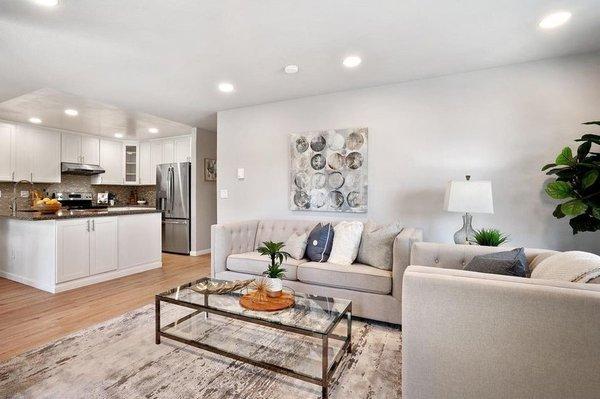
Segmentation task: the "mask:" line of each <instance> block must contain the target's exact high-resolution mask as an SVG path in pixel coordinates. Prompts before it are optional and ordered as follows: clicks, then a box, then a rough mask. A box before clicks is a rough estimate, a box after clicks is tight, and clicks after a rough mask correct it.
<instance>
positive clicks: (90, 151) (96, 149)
mask: <svg viewBox="0 0 600 399" xmlns="http://www.w3.org/2000/svg"><path fill="white" fill-rule="evenodd" d="M61 161H62V162H72V163H87V164H91V165H99V164H100V140H99V139H98V138H96V137H92V136H85V135H81V134H76V133H67V132H63V133H62V134H61Z"/></svg>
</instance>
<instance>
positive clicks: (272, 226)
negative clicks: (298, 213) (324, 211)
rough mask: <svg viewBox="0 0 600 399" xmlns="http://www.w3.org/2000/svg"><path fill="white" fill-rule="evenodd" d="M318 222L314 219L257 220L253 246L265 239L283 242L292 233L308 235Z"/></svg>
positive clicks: (258, 244) (255, 246)
mask: <svg viewBox="0 0 600 399" xmlns="http://www.w3.org/2000/svg"><path fill="white" fill-rule="evenodd" d="M318 223H319V222H318V221H316V220H261V221H259V222H258V229H257V231H256V241H255V242H254V248H257V247H258V246H260V245H261V244H262V243H263V242H265V241H275V242H279V241H281V242H285V241H286V240H287V239H288V238H290V236H291V235H292V234H294V233H296V234H303V233H306V234H307V235H308V234H309V233H310V231H311V230H312V229H313V228H314V227H315V226H316V225H317V224H318Z"/></svg>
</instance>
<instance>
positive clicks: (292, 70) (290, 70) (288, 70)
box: [283, 65, 300, 75]
mask: <svg viewBox="0 0 600 399" xmlns="http://www.w3.org/2000/svg"><path fill="white" fill-rule="evenodd" d="M283 70H284V71H285V73H287V74H288V75H291V74H294V73H298V71H299V70H300V68H298V65H286V66H285V68H283Z"/></svg>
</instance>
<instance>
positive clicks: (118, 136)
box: [115, 133, 123, 139]
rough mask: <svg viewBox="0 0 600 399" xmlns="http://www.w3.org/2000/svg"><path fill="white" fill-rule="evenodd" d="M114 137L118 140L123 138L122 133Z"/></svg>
mask: <svg viewBox="0 0 600 399" xmlns="http://www.w3.org/2000/svg"><path fill="white" fill-rule="evenodd" d="M115 137H116V138H118V139H122V138H123V133H115Z"/></svg>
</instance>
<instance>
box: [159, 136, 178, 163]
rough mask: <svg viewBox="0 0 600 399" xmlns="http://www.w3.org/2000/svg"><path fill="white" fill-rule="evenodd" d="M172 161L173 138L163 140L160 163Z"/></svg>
mask: <svg viewBox="0 0 600 399" xmlns="http://www.w3.org/2000/svg"><path fill="white" fill-rule="evenodd" d="M173 162H175V143H174V140H164V141H163V142H162V162H161V163H173Z"/></svg>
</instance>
